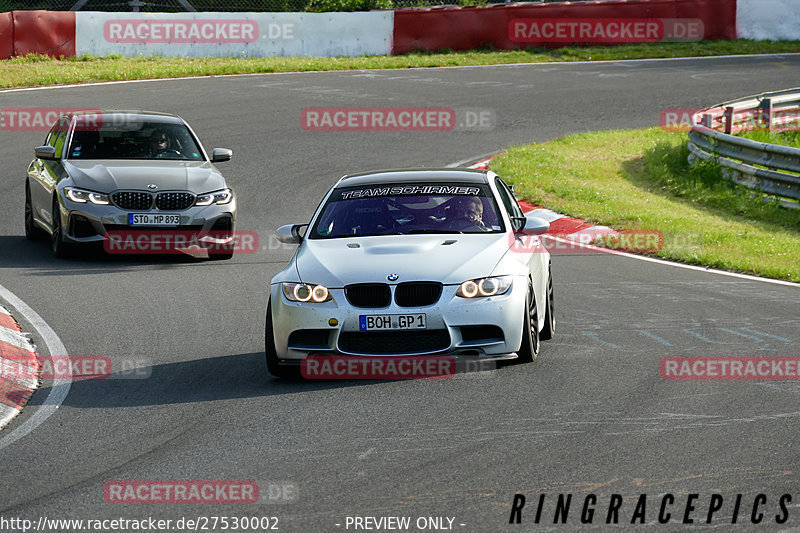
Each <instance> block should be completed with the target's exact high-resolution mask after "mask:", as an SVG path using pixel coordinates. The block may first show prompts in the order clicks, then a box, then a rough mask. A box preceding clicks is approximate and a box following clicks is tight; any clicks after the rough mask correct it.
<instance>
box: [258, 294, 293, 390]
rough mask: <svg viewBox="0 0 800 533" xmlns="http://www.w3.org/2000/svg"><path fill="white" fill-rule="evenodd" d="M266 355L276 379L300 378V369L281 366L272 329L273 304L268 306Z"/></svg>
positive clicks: (269, 368) (268, 368)
mask: <svg viewBox="0 0 800 533" xmlns="http://www.w3.org/2000/svg"><path fill="white" fill-rule="evenodd" d="M264 353H265V354H266V359H267V370H268V371H269V373H270V374H272V375H273V376H275V377H276V378H294V379H299V378H300V367H286V366H281V365H280V364H279V361H278V352H277V351H276V350H275V332H274V331H273V329H272V302H270V303H268V304H267V320H266V327H265V328H264Z"/></svg>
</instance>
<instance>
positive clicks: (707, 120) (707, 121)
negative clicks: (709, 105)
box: [700, 113, 711, 128]
mask: <svg viewBox="0 0 800 533" xmlns="http://www.w3.org/2000/svg"><path fill="white" fill-rule="evenodd" d="M700 124H701V125H703V126H705V127H706V128H710V127H711V115H710V114H709V113H703V118H702V120H700Z"/></svg>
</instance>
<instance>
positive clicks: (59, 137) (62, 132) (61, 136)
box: [48, 120, 69, 159]
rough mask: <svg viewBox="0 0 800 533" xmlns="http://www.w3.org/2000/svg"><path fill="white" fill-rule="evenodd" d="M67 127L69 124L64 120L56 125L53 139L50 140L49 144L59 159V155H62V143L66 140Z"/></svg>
mask: <svg viewBox="0 0 800 533" xmlns="http://www.w3.org/2000/svg"><path fill="white" fill-rule="evenodd" d="M68 126H69V122H67V121H66V120H61V121H60V122H59V123H58V129H57V130H56V131H55V132H54V133H55V134H56V136H55V138H53V137H52V134H51V138H50V143H48V144H50V145H51V146H52V147H53V148H55V149H56V157H57V158H58V159H61V155H62V154H63V153H64V141H66V140H67V130H68V129H69V128H68Z"/></svg>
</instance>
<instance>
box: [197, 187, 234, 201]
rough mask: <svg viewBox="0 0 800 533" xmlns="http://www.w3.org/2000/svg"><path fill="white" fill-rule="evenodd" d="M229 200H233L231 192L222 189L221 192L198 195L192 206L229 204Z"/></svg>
mask: <svg viewBox="0 0 800 533" xmlns="http://www.w3.org/2000/svg"><path fill="white" fill-rule="evenodd" d="M231 200H233V191H231V190H230V189H222V190H221V191H216V192H210V193H207V194H201V195H199V196H198V197H197V200H195V202H194V205H211V204H220V205H221V204H229V203H231Z"/></svg>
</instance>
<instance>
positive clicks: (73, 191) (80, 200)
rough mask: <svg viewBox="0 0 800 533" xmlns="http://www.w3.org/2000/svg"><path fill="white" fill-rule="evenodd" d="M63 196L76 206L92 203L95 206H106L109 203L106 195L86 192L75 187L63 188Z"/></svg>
mask: <svg viewBox="0 0 800 533" xmlns="http://www.w3.org/2000/svg"><path fill="white" fill-rule="evenodd" d="M64 194H65V195H66V197H67V198H69V199H70V200H72V201H73V202H75V203H77V204H85V203H87V202H92V203H93V204H95V205H108V204H110V203H111V200H110V199H109V197H108V195H107V194H101V193H99V192H94V191H86V190H83V189H77V188H75V187H64Z"/></svg>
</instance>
